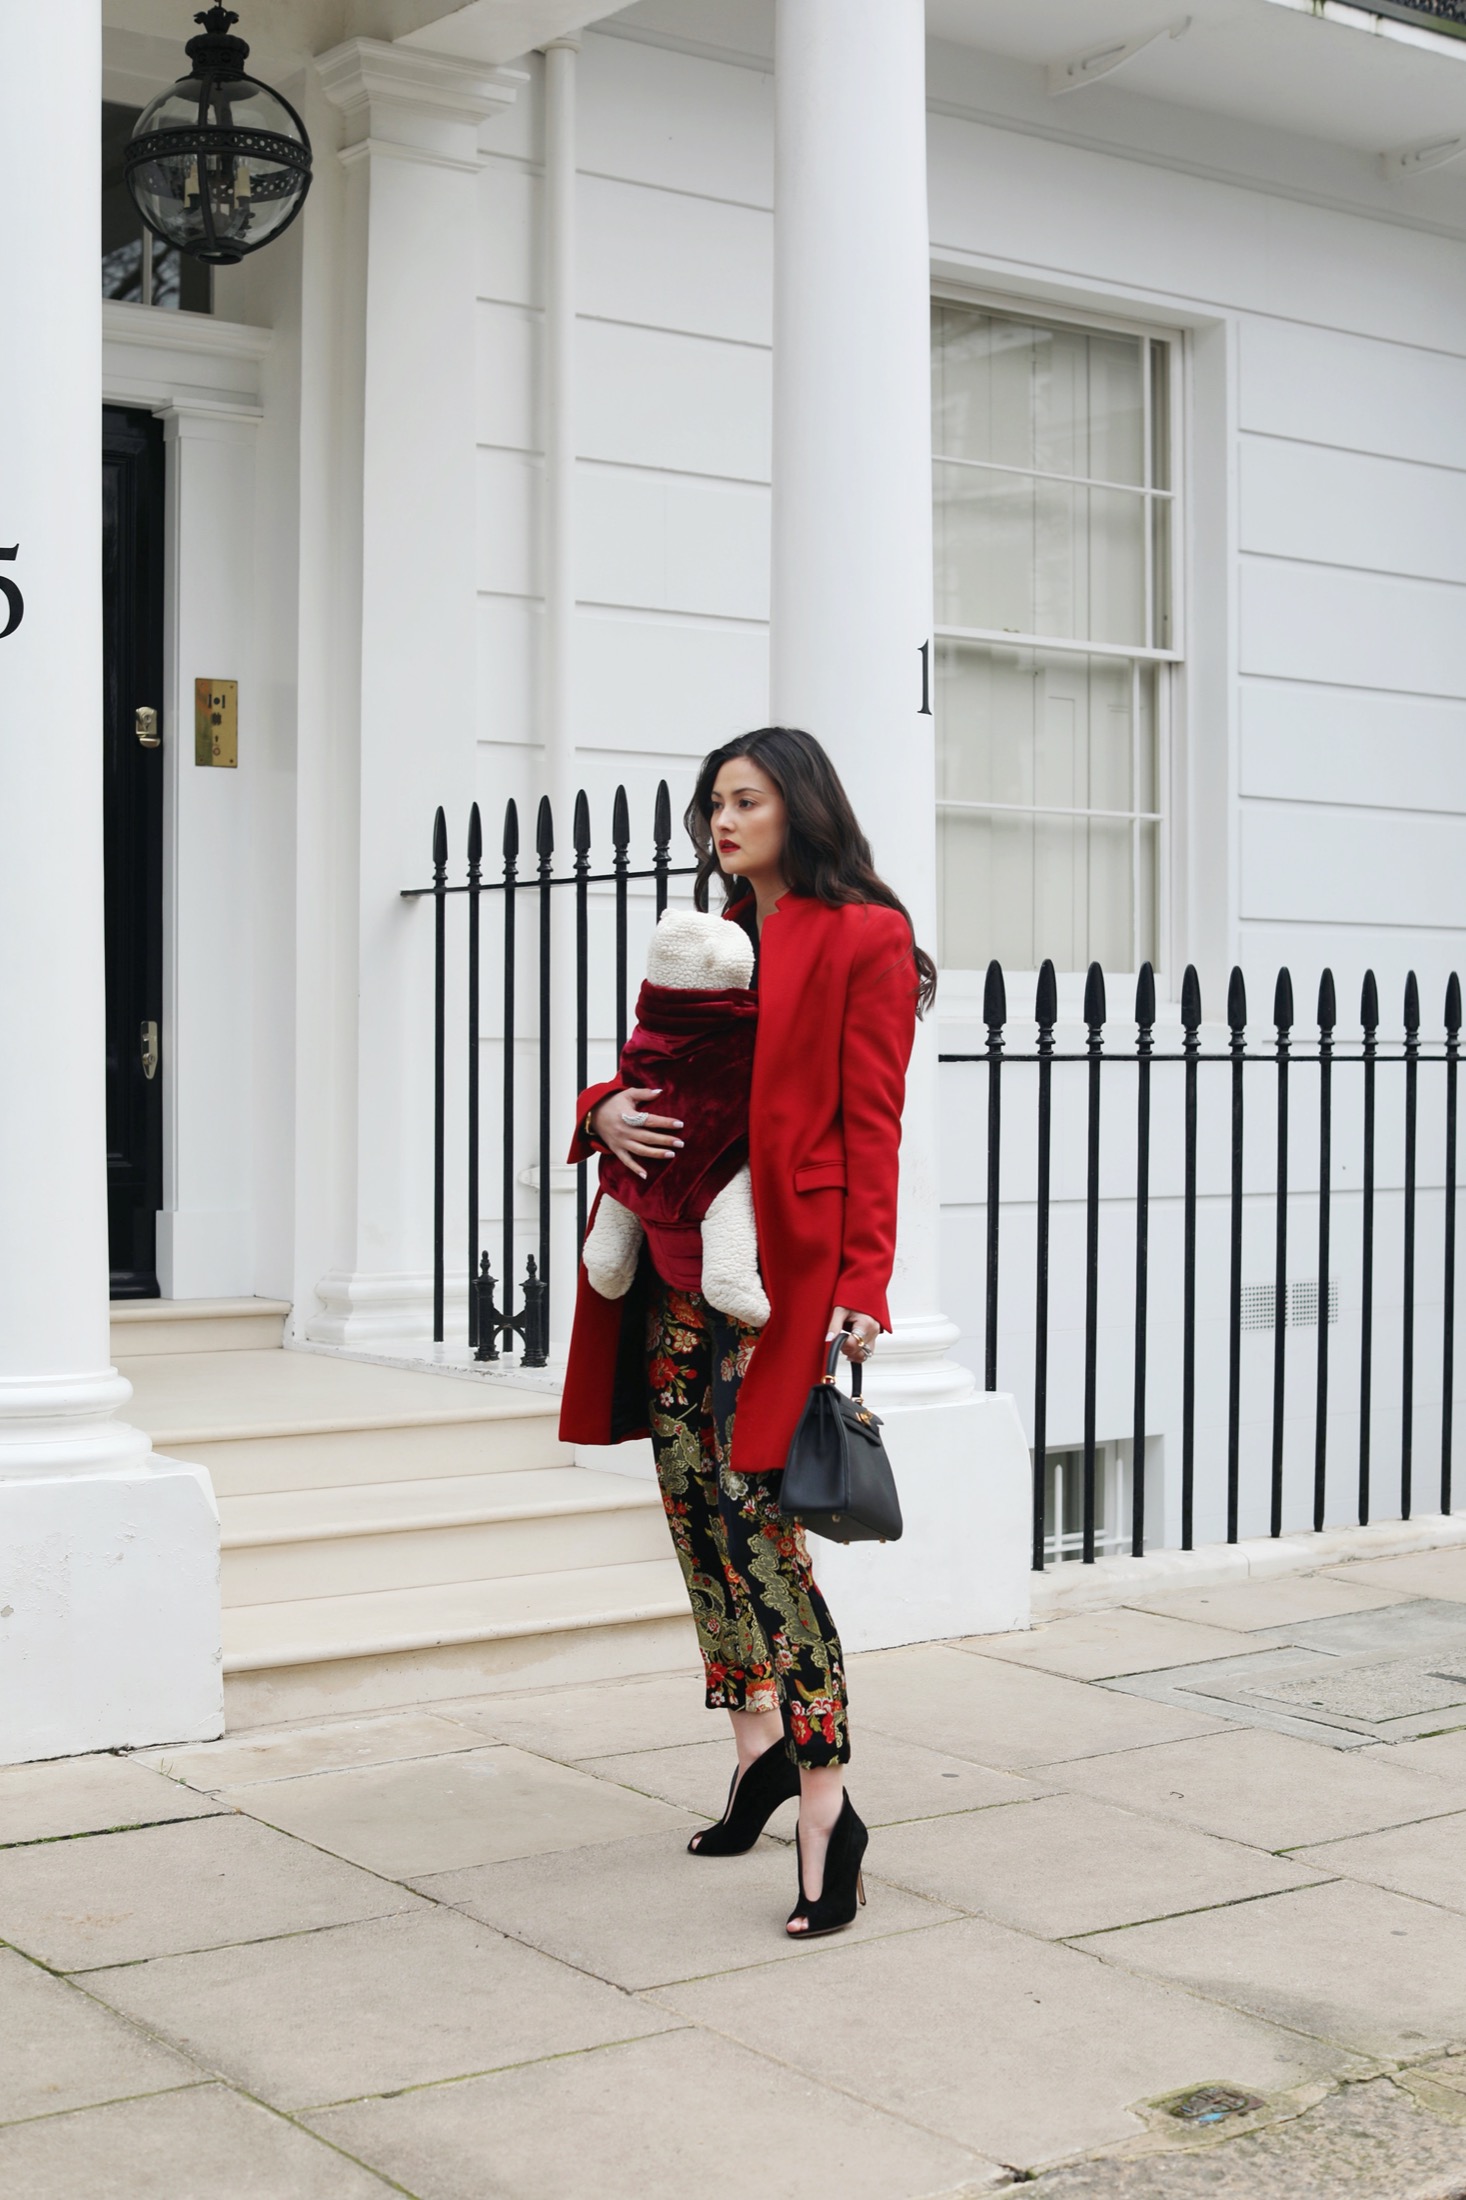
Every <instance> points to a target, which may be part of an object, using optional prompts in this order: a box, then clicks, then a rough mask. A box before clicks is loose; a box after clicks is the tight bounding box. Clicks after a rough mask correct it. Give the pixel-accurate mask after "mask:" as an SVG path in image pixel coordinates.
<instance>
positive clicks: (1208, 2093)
mask: <svg viewBox="0 0 1466 2200" xmlns="http://www.w3.org/2000/svg"><path fill="white" fill-rule="evenodd" d="M1262 2105H1263V2104H1262V2101H1261V2099H1260V2098H1259V2096H1258V2095H1257V2094H1256V2093H1243V2092H1241V2091H1240V2090H1239V2088H1238V2087H1236V2086H1235V2085H1198V2086H1193V2087H1192V2089H1191V2091H1190V2092H1189V2093H1178V2094H1176V2095H1175V2097H1174V2098H1173V2099H1172V2100H1169V2101H1163V2102H1162V2103H1161V2106H1162V2107H1163V2108H1164V2110H1165V2112H1166V2114H1167V2115H1168V2116H1174V2117H1176V2118H1177V2119H1178V2120H1179V2121H1180V2122H1181V2123H1183V2124H1220V2123H1225V2122H1226V2120H1227V2118H1228V2117H1229V2116H1250V2115H1251V2114H1252V2112H1253V2110H1254V2109H1258V2108H1261V2107H1262Z"/></svg>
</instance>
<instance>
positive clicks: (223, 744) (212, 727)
mask: <svg viewBox="0 0 1466 2200" xmlns="http://www.w3.org/2000/svg"><path fill="white" fill-rule="evenodd" d="M193 760H194V762H195V764H215V765H218V766H220V767H221V768H223V769H224V770H226V771H233V770H235V768H236V767H237V765H238V763H239V682H238V681H237V680H195V681H194V683H193Z"/></svg>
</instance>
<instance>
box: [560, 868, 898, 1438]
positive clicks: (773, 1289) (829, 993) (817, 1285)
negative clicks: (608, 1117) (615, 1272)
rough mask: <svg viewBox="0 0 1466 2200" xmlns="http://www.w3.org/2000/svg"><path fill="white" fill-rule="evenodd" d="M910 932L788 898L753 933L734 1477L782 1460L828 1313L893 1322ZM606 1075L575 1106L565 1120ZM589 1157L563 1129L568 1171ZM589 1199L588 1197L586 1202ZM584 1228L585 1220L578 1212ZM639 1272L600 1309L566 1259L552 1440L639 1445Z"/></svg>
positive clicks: (861, 908) (870, 911) (595, 1098)
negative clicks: (749, 1305)
mask: <svg viewBox="0 0 1466 2200" xmlns="http://www.w3.org/2000/svg"><path fill="white" fill-rule="evenodd" d="M916 992H917V977H916V966H915V963H914V962H913V960H912V953H911V931H910V927H909V926H908V924H907V922H906V919H905V918H904V917H903V916H902V915H901V914H900V913H899V911H897V910H894V909H885V908H882V907H880V906H879V905H878V904H875V903H867V902H858V903H850V904H846V905H845V906H843V907H840V908H831V907H830V906H829V904H828V903H826V902H822V901H818V900H816V899H814V898H813V897H811V896H807V895H801V894H785V895H784V896H783V898H782V900H781V901H780V902H779V905H778V907H777V909H776V910H774V912H773V913H772V914H771V915H770V916H769V917H768V918H766V920H765V922H764V926H763V931H762V933H761V934H760V938H759V974H758V999H759V1013H758V1035H757V1038H756V1040H755V1042H754V1055H753V1096H752V1100H751V1103H750V1112H749V1164H750V1170H751V1174H752V1178H753V1205H754V1214H755V1217H756V1219H757V1223H758V1242H759V1262H760V1266H761V1268H762V1271H763V1280H764V1289H765V1290H766V1291H767V1293H768V1296H769V1301H770V1305H771V1307H772V1312H771V1314H770V1317H769V1321H768V1324H767V1326H766V1327H765V1328H764V1329H762V1330H760V1332H759V1337H758V1342H757V1344H756V1345H755V1346H754V1349H753V1355H752V1358H751V1360H750V1361H749V1365H748V1371H747V1373H746V1374H745V1376H744V1378H743V1386H742V1389H741V1390H740V1392H739V1395H738V1412H737V1415H736V1417H735V1420H734V1424H733V1460H732V1464H733V1466H734V1468H735V1469H736V1470H737V1472H738V1473H740V1474H766V1473H770V1472H772V1471H773V1470H774V1469H776V1468H780V1467H782V1466H783V1464H784V1461H785V1458H786V1456H787V1454H788V1450H789V1440H790V1438H791V1436H792V1435H793V1433H794V1427H795V1423H796V1422H797V1421H798V1419H799V1416H800V1414H801V1413H802V1411H803V1410H804V1404H805V1400H806V1399H807V1398H808V1396H809V1390H810V1385H811V1384H812V1383H815V1382H817V1381H818V1380H819V1377H820V1375H821V1373H822V1372H823V1363H824V1337H825V1331H826V1329H827V1327H828V1325H829V1317H830V1311H831V1309H832V1307H835V1306H846V1307H849V1308H850V1309H851V1310H852V1312H854V1313H858V1314H869V1315H871V1316H873V1317H874V1319H875V1320H877V1321H878V1322H879V1323H880V1324H881V1326H882V1328H883V1329H889V1328H890V1326H891V1319H890V1313H889V1310H888V1308H887V1305H886V1291H887V1288H888V1286H889V1284H890V1280H891V1268H892V1264H893V1262H894V1259H895V1250H896V1182H897V1155H898V1150H899V1147H900V1143H901V1105H902V1101H903V1098H904V1096H905V1087H906V1065H907V1063H908V1061H909V1060H910V1058H911V1046H912V1040H913V1037H914V1035H915V1029H916ZM620 1084H621V1080H620V1079H619V1078H610V1079H608V1080H607V1081H606V1083H604V1084H601V1085H592V1086H591V1087H590V1088H589V1090H588V1091H586V1092H583V1093H582V1094H581V1096H580V1101H579V1105H578V1107H577V1110H576V1119H577V1122H578V1123H584V1121H585V1118H586V1115H587V1114H588V1112H589V1111H590V1110H591V1109H592V1108H594V1107H596V1106H598V1105H599V1103H600V1102H601V1101H602V1100H603V1099H604V1098H605V1097H606V1095H607V1094H608V1093H612V1092H615V1091H617V1090H618V1089H619V1088H620ZM594 1150H595V1149H594V1148H593V1147H591V1146H590V1145H588V1143H587V1142H586V1141H585V1139H584V1138H583V1137H582V1136H581V1135H580V1133H579V1131H577V1133H576V1137H575V1140H574V1143H573V1144H572V1146H571V1149H570V1159H571V1160H572V1161H580V1160H583V1159H584V1158H585V1157H586V1156H587V1155H588V1154H590V1153H591V1152H593V1151H594ZM597 1201H598V1202H599V1194H597ZM592 1219H593V1215H592ZM644 1284H645V1274H644V1273H643V1276H642V1278H641V1279H639V1281H638V1283H637V1284H634V1285H633V1286H632V1289H631V1290H630V1291H629V1292H628V1294H627V1296H626V1297H625V1298H624V1299H603V1298H602V1297H601V1296H600V1294H599V1293H598V1292H597V1291H595V1290H594V1289H593V1288H592V1286H591V1283H590V1279H589V1278H588V1276H587V1275H586V1272H585V1267H584V1264H583V1263H582V1264H581V1267H580V1270H579V1276H578V1282H577V1291H576V1305H575V1322H574V1327H573V1329H572V1331H571V1337H570V1357H569V1361H568V1364H567V1367H566V1370H565V1394H564V1398H563V1400H562V1403H561V1409H560V1435H561V1439H562V1441H564V1442H566V1443H579V1444H619V1443H624V1442H626V1441H628V1440H629V1439H630V1438H632V1437H637V1436H645V1435H647V1434H648V1433H649V1432H648V1428H647V1394H646V1370H645V1340H644V1333H643V1323H644V1318H645V1291H644Z"/></svg>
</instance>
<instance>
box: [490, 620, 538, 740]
mask: <svg viewBox="0 0 1466 2200" xmlns="http://www.w3.org/2000/svg"><path fill="white" fill-rule="evenodd" d="M543 637H544V612H543V610H542V609H541V607H540V605H539V604H538V603H535V602H533V601H527V600H526V599H525V598H524V597H522V596H480V597H479V600H478V719H477V723H478V738H479V739H480V741H498V742H515V743H519V744H525V743H529V744H531V745H535V746H537V745H538V744H537V742H536V734H535V727H536V717H535V707H536V697H537V694H538V690H539V681H540V652H541V648H542V645H543Z"/></svg>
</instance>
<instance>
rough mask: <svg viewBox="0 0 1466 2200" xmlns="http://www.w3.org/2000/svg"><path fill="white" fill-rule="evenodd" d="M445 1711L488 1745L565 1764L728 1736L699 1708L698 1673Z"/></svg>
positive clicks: (720, 1719) (467, 1701) (457, 1705)
mask: <svg viewBox="0 0 1466 2200" xmlns="http://www.w3.org/2000/svg"><path fill="white" fill-rule="evenodd" d="M443 1709H444V1710H445V1712H446V1714H447V1715H448V1716H449V1717H451V1718H454V1719H461V1720H462V1721H463V1722H464V1724H465V1725H467V1726H472V1727H474V1728H476V1729H477V1730H478V1731H479V1732H480V1733H482V1734H485V1735H487V1736H488V1737H489V1738H490V1739H491V1740H493V1741H496V1742H515V1743H517V1744H518V1746H519V1747H520V1748H521V1749H529V1750H533V1752H534V1753H535V1755H536V1756H537V1757H558V1758H559V1759H560V1760H561V1762H562V1763H564V1764H575V1763H577V1762H578V1761H579V1760H580V1759H581V1758H582V1757H608V1756H611V1755H612V1754H613V1753H614V1752H616V1751H618V1750H632V1749H636V1750H640V1749H664V1748H668V1747H670V1746H672V1745H673V1744H675V1743H678V1742H706V1741H710V1740H712V1739H714V1738H715V1737H722V1738H723V1739H726V1738H727V1737H728V1734H729V1731H730V1730H729V1726H728V1714H727V1712H726V1711H709V1710H708V1708H707V1705H706V1704H705V1703H704V1702H703V1678H702V1672H701V1669H700V1668H699V1669H698V1670H697V1671H693V1670H692V1669H691V1668H689V1670H688V1671H687V1672H686V1673H653V1674H648V1675H645V1676H643V1677H642V1678H641V1679H639V1680H624V1681H598V1682H595V1683H594V1684H592V1685H591V1686H588V1687H579V1688H545V1689H540V1690H538V1691H536V1692H535V1693H533V1694H526V1695H520V1696H483V1697H479V1698H477V1699H473V1698H467V1697H466V1698H464V1699H463V1700H462V1701H461V1702H453V1703H451V1704H448V1705H445V1706H444V1707H443Z"/></svg>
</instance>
